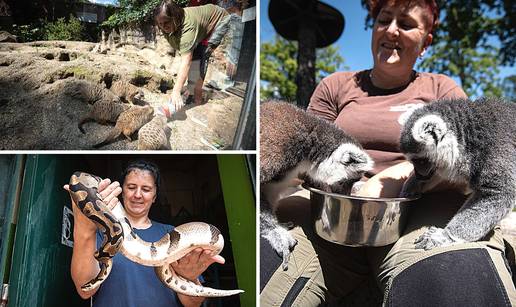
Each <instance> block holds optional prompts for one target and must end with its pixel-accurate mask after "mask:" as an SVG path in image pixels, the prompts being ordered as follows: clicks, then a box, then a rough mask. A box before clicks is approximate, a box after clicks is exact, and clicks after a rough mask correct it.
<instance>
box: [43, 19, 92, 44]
mask: <svg viewBox="0 0 516 307" xmlns="http://www.w3.org/2000/svg"><path fill="white" fill-rule="evenodd" d="M84 30H85V29H84V25H83V24H82V23H81V21H80V20H79V19H78V18H76V17H74V16H73V15H70V18H69V19H68V21H66V19H65V18H64V17H62V18H59V19H58V20H56V21H55V22H50V23H48V24H47V25H46V26H45V27H44V33H45V35H44V36H45V39H46V40H66V41H71V40H81V39H82V36H83V32H84Z"/></svg>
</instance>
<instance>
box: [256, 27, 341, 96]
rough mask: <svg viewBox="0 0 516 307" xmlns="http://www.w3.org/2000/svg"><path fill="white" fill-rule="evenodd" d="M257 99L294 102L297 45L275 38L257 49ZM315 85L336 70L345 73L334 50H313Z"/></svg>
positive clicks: (329, 48)
mask: <svg viewBox="0 0 516 307" xmlns="http://www.w3.org/2000/svg"><path fill="white" fill-rule="evenodd" d="M260 50H261V51H260V80H261V85H260V95H261V99H268V98H279V99H286V100H295V98H296V90H297V85H296V82H295V80H296V71H297V42H293V41H288V40H286V39H284V38H282V37H280V36H276V38H275V39H274V41H268V42H264V43H262V45H261V48H260ZM316 58H317V60H316V62H315V71H316V82H319V81H320V80H321V79H322V78H324V77H326V76H327V75H329V74H331V73H333V72H336V71H338V70H343V69H347V68H346V67H345V65H344V58H342V57H341V56H340V55H339V49H338V47H336V46H329V47H326V48H321V49H317V50H316Z"/></svg>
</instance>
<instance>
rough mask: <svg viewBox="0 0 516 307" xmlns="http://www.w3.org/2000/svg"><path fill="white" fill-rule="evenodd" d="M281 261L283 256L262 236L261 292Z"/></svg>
mask: <svg viewBox="0 0 516 307" xmlns="http://www.w3.org/2000/svg"><path fill="white" fill-rule="evenodd" d="M281 262H282V258H281V257H280V256H279V255H278V254H277V253H276V251H274V249H272V246H271V245H270V243H269V242H268V241H267V240H265V239H264V238H262V236H260V293H261V292H262V290H263V288H265V285H267V283H268V282H269V279H271V277H272V274H274V272H275V271H276V270H277V269H278V268H279V266H280V265H281Z"/></svg>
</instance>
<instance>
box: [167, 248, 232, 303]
mask: <svg viewBox="0 0 516 307" xmlns="http://www.w3.org/2000/svg"><path fill="white" fill-rule="evenodd" d="M214 262H217V263H220V264H224V262H225V260H224V258H222V256H220V255H216V256H212V254H211V251H209V250H203V249H201V248H196V249H195V250H193V251H191V252H190V253H189V254H187V255H186V256H184V257H183V258H181V259H179V260H178V261H176V262H174V263H172V264H171V266H172V268H173V270H174V271H175V272H176V273H177V274H178V275H181V276H182V277H184V278H186V279H188V280H191V281H193V282H195V283H196V284H198V285H199V284H200V282H199V280H198V279H197V278H198V277H199V276H200V275H201V274H202V273H203V272H204V271H205V270H206V269H207V268H208V267H209V266H210V265H211V264H212V263H214ZM177 298H178V299H179V301H181V304H183V305H184V306H185V307H190V306H200V305H201V304H202V302H203V301H204V300H205V298H204V297H194V296H188V295H184V294H180V293H177Z"/></svg>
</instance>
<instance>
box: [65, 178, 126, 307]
mask: <svg viewBox="0 0 516 307" xmlns="http://www.w3.org/2000/svg"><path fill="white" fill-rule="evenodd" d="M64 188H65V190H68V185H65V186H64ZM121 192H122V189H121V188H120V184H119V183H118V182H116V181H115V182H113V183H111V181H110V180H109V179H104V180H102V182H101V183H100V184H99V193H100V195H101V196H102V198H103V199H104V201H105V202H106V203H107V204H109V205H114V203H113V202H115V203H116V202H118V199H117V196H118V195H119V194H120V193H121ZM72 210H73V215H74V228H73V239H74V244H73V253H72V263H71V268H70V270H71V275H72V280H73V282H74V284H75V288H76V289H77V293H78V294H79V296H80V297H82V298H83V299H87V298H90V297H91V296H92V295H93V294H95V292H97V290H98V288H97V289H95V290H91V291H87V292H86V291H82V290H81V286H82V285H84V284H85V283H87V282H88V281H90V280H91V279H92V278H94V277H95V276H97V274H98V272H99V271H100V268H99V265H98V262H97V260H96V259H95V257H94V254H95V251H96V250H97V246H96V245H97V244H96V230H97V226H96V225H95V223H93V222H92V221H90V219H88V218H87V217H86V216H85V215H84V214H83V213H82V212H81V210H80V209H79V208H78V207H77V205H76V204H72Z"/></svg>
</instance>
